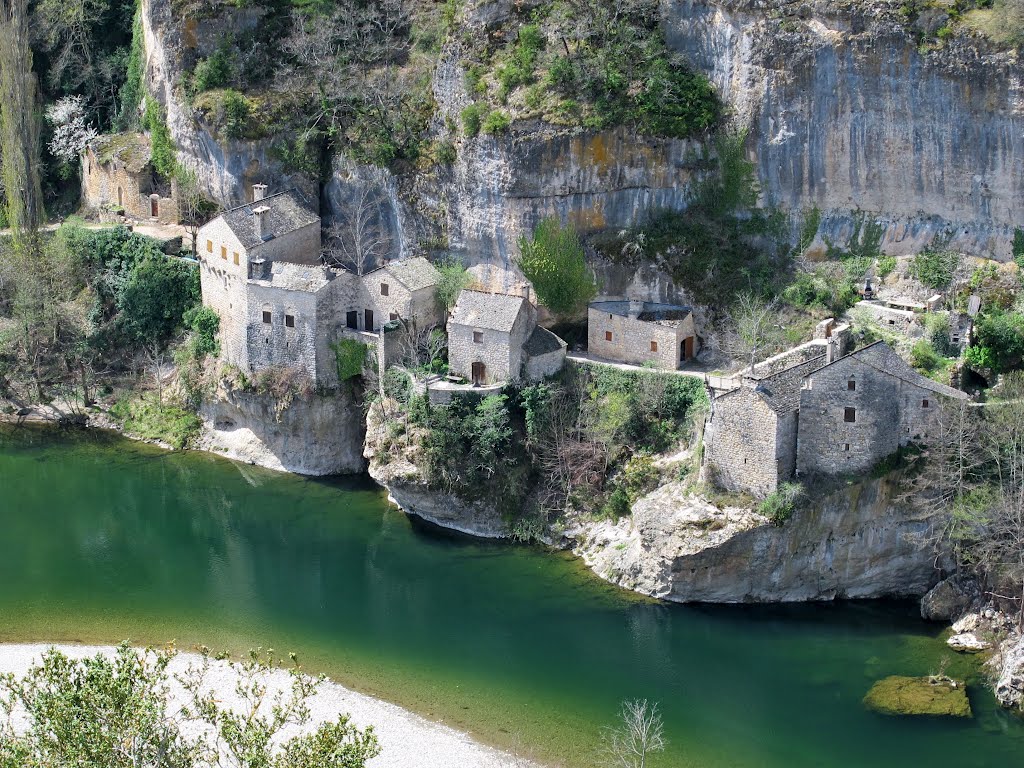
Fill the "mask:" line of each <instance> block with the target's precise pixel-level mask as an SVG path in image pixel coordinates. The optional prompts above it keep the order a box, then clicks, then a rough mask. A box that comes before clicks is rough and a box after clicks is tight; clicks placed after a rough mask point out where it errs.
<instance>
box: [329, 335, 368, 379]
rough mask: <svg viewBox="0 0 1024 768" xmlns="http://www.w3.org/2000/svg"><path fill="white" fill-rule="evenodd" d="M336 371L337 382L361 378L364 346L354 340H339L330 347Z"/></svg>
mask: <svg viewBox="0 0 1024 768" xmlns="http://www.w3.org/2000/svg"><path fill="white" fill-rule="evenodd" d="M331 349H332V350H334V361H335V365H336V366H337V370H338V381H348V380H349V379H354V378H355V377H356V376H361V375H362V373H363V367H364V366H365V365H366V345H365V344H363V343H362V342H361V341H357V340H355V339H340V340H338V341H337V342H335V343H334V344H332V345H331Z"/></svg>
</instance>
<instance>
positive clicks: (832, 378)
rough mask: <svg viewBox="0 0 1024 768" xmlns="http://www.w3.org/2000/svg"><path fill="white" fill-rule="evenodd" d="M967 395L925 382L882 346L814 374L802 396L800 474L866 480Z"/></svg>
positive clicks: (932, 431)
mask: <svg viewBox="0 0 1024 768" xmlns="http://www.w3.org/2000/svg"><path fill="white" fill-rule="evenodd" d="M966 399H967V395H966V394H964V393H963V392H960V391H959V390H956V389H953V388H952V387H947V386H945V385H943V384H939V383H938V382H935V381H932V380H931V379H929V378H927V377H925V376H922V375H921V374H919V373H918V372H917V371H915V370H914V369H913V368H911V367H910V366H909V365H908V364H907V363H906V362H904V360H903V358H901V357H900V356H899V355H898V354H896V352H894V351H893V350H892V348H890V347H889V346H888V345H887V344H885V343H884V342H881V341H880V342H876V343H874V344H871V345H869V346H867V347H864V348H863V349H860V350H858V351H856V352H854V353H853V354H851V355H847V356H846V357H843V358H840V359H838V360H836V361H835V362H833V363H831V364H829V365H826V366H825V367H823V368H821V369H819V370H817V371H815V372H813V373H811V374H810V375H809V376H807V377H806V378H805V379H804V383H803V388H802V389H801V391H800V429H799V437H798V454H797V471H798V473H799V474H801V475H813V474H828V475H832V474H840V473H845V472H863V471H864V470H867V469H870V468H871V467H872V466H874V465H875V464H876V463H877V462H879V461H880V460H882V459H884V458H885V457H886V456H889V455H891V454H892V453H895V452H896V451H897V450H898V449H899V448H900V447H901V446H905V445H907V444H908V443H911V442H927V441H928V439H929V437H934V436H935V435H936V433H937V431H938V430H939V428H940V427H939V421H940V418H941V405H942V401H943V400H966Z"/></svg>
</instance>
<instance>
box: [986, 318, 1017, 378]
mask: <svg viewBox="0 0 1024 768" xmlns="http://www.w3.org/2000/svg"><path fill="white" fill-rule="evenodd" d="M975 336H976V338H977V342H978V346H979V347H986V348H988V350H989V351H990V352H991V354H992V356H993V358H994V365H992V366H989V367H992V368H994V369H995V370H996V371H1006V370H1009V369H1010V368H1013V367H1015V366H1017V365H1019V364H1020V362H1021V360H1024V315H1022V314H1020V313H1019V312H1004V311H1002V310H994V311H990V312H989V313H987V314H985V315H984V316H982V317H981V319H980V320H979V321H978V324H977V326H976V327H975Z"/></svg>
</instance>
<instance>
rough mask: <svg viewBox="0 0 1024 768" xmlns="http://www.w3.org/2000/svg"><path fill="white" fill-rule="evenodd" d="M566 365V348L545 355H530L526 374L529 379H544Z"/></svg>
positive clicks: (527, 358) (527, 360) (527, 359)
mask: <svg viewBox="0 0 1024 768" xmlns="http://www.w3.org/2000/svg"><path fill="white" fill-rule="evenodd" d="M563 365H565V348H564V347H563V348H562V349H559V350H558V351H555V352H548V353H546V354H543V355H528V356H527V357H526V365H525V371H524V376H525V378H526V380H527V381H543V380H544V379H546V378H547V377H548V376H554V375H555V374H556V373H558V372H559V371H560V370H562V366H563Z"/></svg>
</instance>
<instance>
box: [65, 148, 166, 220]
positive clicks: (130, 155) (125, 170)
mask: <svg viewBox="0 0 1024 768" xmlns="http://www.w3.org/2000/svg"><path fill="white" fill-rule="evenodd" d="M82 201H83V203H84V205H85V207H86V208H88V209H91V210H93V211H97V212H99V213H101V214H103V213H120V214H121V215H124V216H126V217H128V218H132V219H137V220H139V221H158V222H161V223H163V224H177V223H178V222H179V220H180V210H179V208H178V189H177V183H176V182H175V181H174V180H173V179H170V180H166V179H161V178H160V176H159V175H158V174H157V173H156V171H155V170H154V168H153V164H152V150H151V148H150V143H149V137H148V136H146V135H145V134H144V133H121V134H114V135H107V136H98V137H96V138H95V139H93V140H92V141H91V142H89V144H88V146H86V148H85V150H84V152H83V153H82Z"/></svg>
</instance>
